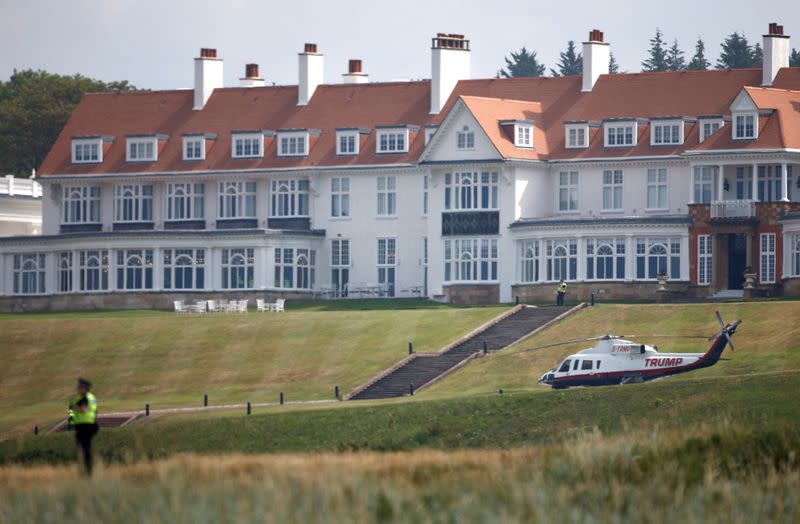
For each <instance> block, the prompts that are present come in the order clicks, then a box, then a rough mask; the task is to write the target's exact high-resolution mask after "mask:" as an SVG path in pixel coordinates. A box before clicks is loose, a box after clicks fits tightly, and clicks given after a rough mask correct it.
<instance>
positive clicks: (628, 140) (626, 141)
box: [605, 124, 636, 147]
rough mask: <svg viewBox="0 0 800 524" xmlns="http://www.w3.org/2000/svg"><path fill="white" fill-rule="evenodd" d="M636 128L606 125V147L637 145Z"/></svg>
mask: <svg viewBox="0 0 800 524" xmlns="http://www.w3.org/2000/svg"><path fill="white" fill-rule="evenodd" d="M635 128H636V124H606V144H605V145H606V147H619V146H632V145H635V144H636V141H635V139H634V129H635Z"/></svg>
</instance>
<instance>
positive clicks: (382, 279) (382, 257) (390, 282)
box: [378, 238, 397, 297]
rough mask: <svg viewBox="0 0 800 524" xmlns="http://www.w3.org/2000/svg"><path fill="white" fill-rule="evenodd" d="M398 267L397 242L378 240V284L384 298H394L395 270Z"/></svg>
mask: <svg viewBox="0 0 800 524" xmlns="http://www.w3.org/2000/svg"><path fill="white" fill-rule="evenodd" d="M396 266H397V240H396V239H394V238H379V239H378V284H380V285H381V288H382V291H381V295H383V296H389V297H393V296H394V283H395V268H396Z"/></svg>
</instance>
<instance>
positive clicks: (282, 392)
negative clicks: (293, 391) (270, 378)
mask: <svg viewBox="0 0 800 524" xmlns="http://www.w3.org/2000/svg"><path fill="white" fill-rule="evenodd" d="M281 406H283V391H281Z"/></svg>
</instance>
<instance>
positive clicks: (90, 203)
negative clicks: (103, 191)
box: [63, 186, 100, 224]
mask: <svg viewBox="0 0 800 524" xmlns="http://www.w3.org/2000/svg"><path fill="white" fill-rule="evenodd" d="M63 208H64V223H65V224H92V223H98V222H100V188H99V187H97V186H65V187H64V201H63Z"/></svg>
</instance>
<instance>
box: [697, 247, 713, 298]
mask: <svg viewBox="0 0 800 524" xmlns="http://www.w3.org/2000/svg"><path fill="white" fill-rule="evenodd" d="M711 255H712V253H711V235H698V236H697V283H698V284H699V285H701V286H707V285H709V284H711V278H712V272H711V268H712V267H713V264H712V256H711Z"/></svg>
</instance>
